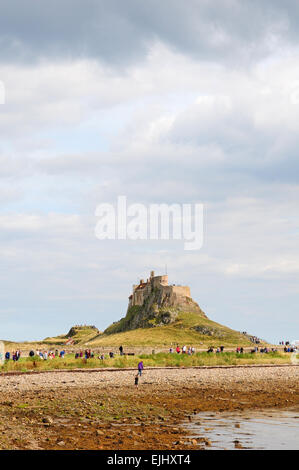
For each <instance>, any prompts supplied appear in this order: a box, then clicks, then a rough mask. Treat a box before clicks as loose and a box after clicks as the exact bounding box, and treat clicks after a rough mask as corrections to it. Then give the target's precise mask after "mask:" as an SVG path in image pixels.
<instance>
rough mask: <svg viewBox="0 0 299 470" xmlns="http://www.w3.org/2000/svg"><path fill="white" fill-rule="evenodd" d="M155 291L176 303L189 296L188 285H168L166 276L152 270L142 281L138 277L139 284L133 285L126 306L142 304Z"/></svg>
mask: <svg viewBox="0 0 299 470" xmlns="http://www.w3.org/2000/svg"><path fill="white" fill-rule="evenodd" d="M154 291H156V292H157V293H158V294H160V295H159V296H160V298H161V299H162V298H163V299H167V300H168V303H169V304H170V305H171V304H173V305H174V304H177V303H180V301H181V300H182V301H183V299H185V298H186V297H188V298H191V295H190V288H189V287H188V286H176V285H175V284H173V285H170V286H169V285H168V276H167V274H166V275H164V276H155V273H154V271H151V274H150V277H149V279H147V280H146V282H144V280H143V279H140V282H139V284H137V285H136V284H135V285H133V292H132V294H131V295H130V297H129V306H128V308H131V307H133V306H134V305H143V304H144V301H145V300H146V299H147V298H148V297H149V296H150V295H151V294H152V293H153V292H154Z"/></svg>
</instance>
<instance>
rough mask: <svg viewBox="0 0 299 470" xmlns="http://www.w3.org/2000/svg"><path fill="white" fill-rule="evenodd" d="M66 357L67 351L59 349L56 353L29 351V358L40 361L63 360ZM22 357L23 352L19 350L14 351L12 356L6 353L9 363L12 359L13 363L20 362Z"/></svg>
mask: <svg viewBox="0 0 299 470" xmlns="http://www.w3.org/2000/svg"><path fill="white" fill-rule="evenodd" d="M64 355H65V350H62V351H60V352H59V351H58V349H56V351H52V350H51V351H39V350H37V351H33V350H31V351H29V357H36V356H37V357H39V358H40V359H43V360H47V359H54V358H55V357H61V358H63V357H64ZM20 357H21V351H20V350H17V351H14V352H13V353H12V354H10V352H9V351H6V353H5V359H6V360H7V361H9V360H10V359H12V360H13V361H18V360H19V359H20Z"/></svg>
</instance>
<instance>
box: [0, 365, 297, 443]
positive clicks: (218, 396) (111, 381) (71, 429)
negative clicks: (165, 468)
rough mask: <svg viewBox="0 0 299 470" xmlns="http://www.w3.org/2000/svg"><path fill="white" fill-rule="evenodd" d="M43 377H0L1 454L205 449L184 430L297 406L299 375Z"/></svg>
mask: <svg viewBox="0 0 299 470" xmlns="http://www.w3.org/2000/svg"><path fill="white" fill-rule="evenodd" d="M134 376H135V371H133V370H114V371H109V370H101V371H84V372H73V371H71V372H60V371H55V372H47V373H38V374H23V375H2V376H1V377H0V392H1V408H0V447H1V449H111V450H114V449H207V448H208V447H209V445H210V443H209V441H208V440H207V439H206V438H205V436H204V435H203V436H201V437H200V438H198V439H196V440H194V439H190V438H189V437H188V431H187V430H186V429H185V428H184V427H183V425H182V423H183V422H184V420H186V419H188V420H189V421H192V420H194V419H197V418H196V417H195V415H196V414H197V413H199V412H200V411H211V412H212V411H213V412H216V413H221V411H227V410H244V409H249V408H256V409H258V408H260V409H264V408H269V407H280V408H284V407H291V406H294V405H297V404H299V393H298V392H299V380H298V379H299V367H297V366H266V367H265V366H256V367H227V368H224V367H219V368H196V369H191V368H190V369H157V370H156V369H150V370H145V371H144V373H143V376H142V378H141V379H140V381H139V387H138V389H136V388H135V386H134Z"/></svg>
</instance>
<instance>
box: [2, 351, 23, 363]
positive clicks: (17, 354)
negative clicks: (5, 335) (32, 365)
mask: <svg viewBox="0 0 299 470" xmlns="http://www.w3.org/2000/svg"><path fill="white" fill-rule="evenodd" d="M20 357H21V351H20V350H19V349H18V350H17V351H13V353H12V355H11V356H10V352H9V351H7V352H6V353H5V359H6V360H7V361H9V360H10V358H11V359H12V360H13V361H18V360H19V359H20Z"/></svg>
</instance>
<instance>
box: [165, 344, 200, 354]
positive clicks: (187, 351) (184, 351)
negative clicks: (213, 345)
mask: <svg viewBox="0 0 299 470" xmlns="http://www.w3.org/2000/svg"><path fill="white" fill-rule="evenodd" d="M169 352H170V353H173V352H174V349H173V347H170V349H169ZM175 352H176V353H177V354H180V353H182V354H189V356H191V354H194V353H195V348H194V347H193V346H189V347H188V349H187V346H186V345H184V346H182V349H181V348H180V346H179V345H177V347H176V348H175Z"/></svg>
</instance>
